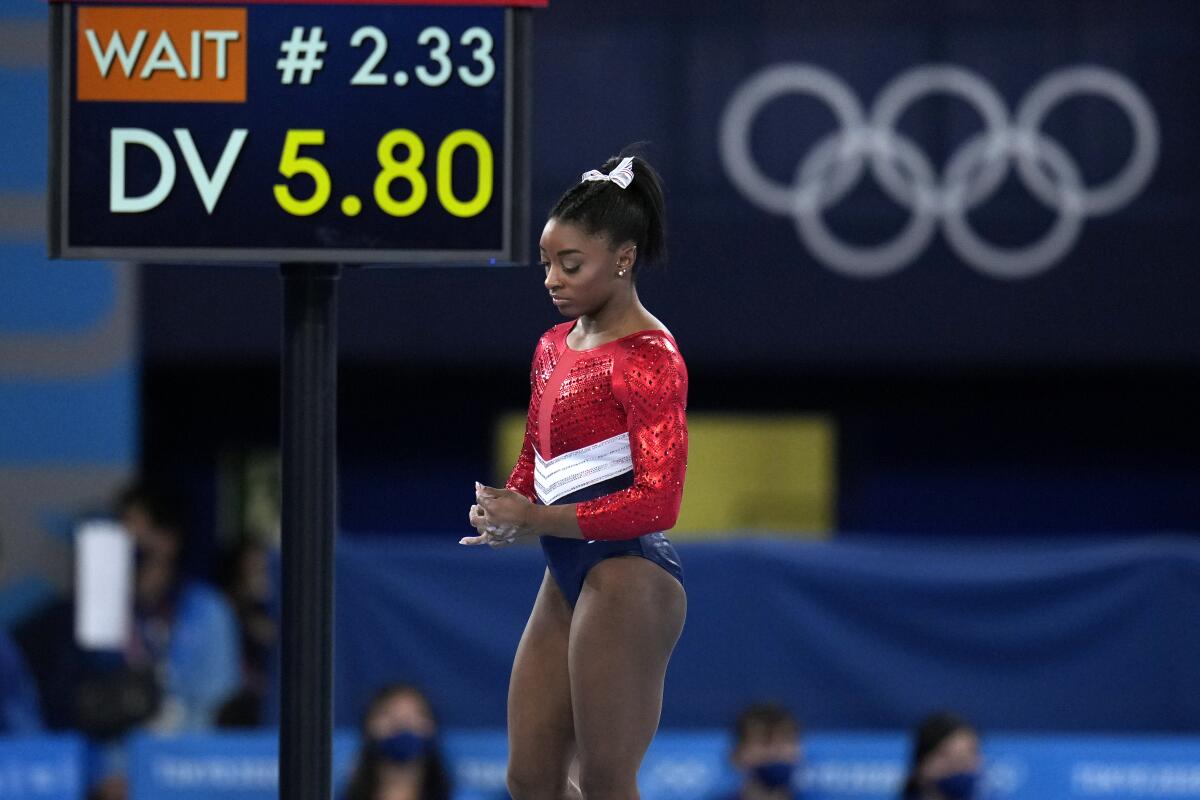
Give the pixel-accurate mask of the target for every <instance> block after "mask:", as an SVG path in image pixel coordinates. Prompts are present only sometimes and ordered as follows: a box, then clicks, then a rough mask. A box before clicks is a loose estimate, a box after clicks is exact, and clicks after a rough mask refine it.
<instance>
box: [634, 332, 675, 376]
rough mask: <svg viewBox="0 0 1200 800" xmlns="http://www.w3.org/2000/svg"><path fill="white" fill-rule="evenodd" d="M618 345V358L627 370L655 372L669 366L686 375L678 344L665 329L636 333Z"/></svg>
mask: <svg viewBox="0 0 1200 800" xmlns="http://www.w3.org/2000/svg"><path fill="white" fill-rule="evenodd" d="M618 345H619V352H620V358H621V359H622V360H623V361H624V362H625V366H626V367H627V368H628V367H633V368H635V369H637V368H645V369H653V370H655V371H657V370H660V369H663V368H665V367H668V366H670V367H672V368H674V369H675V370H678V371H680V372H683V373H684V374H686V371H687V367H686V366H685V365H684V361H683V354H682V353H680V351H679V344H678V342H676V341H675V337H674V336H672V335H671V332H670V331H669V330H667V329H666V328H647V329H646V330H643V331H638V332H637V333H633V334H630V335H629V336H626V337H624V338H623V339H620V340H619V342H618Z"/></svg>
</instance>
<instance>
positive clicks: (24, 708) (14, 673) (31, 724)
mask: <svg viewBox="0 0 1200 800" xmlns="http://www.w3.org/2000/svg"><path fill="white" fill-rule="evenodd" d="M42 729H43V726H42V712H41V709H40V707H39V704H38V693H37V684H36V683H34V680H33V676H32V675H30V673H29V667H28V666H27V665H26V663H25V656H24V655H23V654H22V653H21V649H20V648H19V647H17V643H16V642H15V641H14V640H13V638H12V637H11V636H9V635H8V632H7V631H3V630H0V736H26V735H29V734H35V733H41V732H42Z"/></svg>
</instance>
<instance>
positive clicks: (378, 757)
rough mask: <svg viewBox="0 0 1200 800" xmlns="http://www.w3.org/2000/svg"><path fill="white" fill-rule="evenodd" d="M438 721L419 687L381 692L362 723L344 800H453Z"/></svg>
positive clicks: (399, 686) (402, 685)
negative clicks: (354, 761)
mask: <svg viewBox="0 0 1200 800" xmlns="http://www.w3.org/2000/svg"><path fill="white" fill-rule="evenodd" d="M437 732H438V726H437V720H436V719H435V718H434V715H433V709H432V707H431V706H430V705H429V701H428V699H426V697H425V695H424V694H423V693H422V692H421V690H420V689H417V688H416V687H415V686H412V685H410V684H405V683H398V684H394V685H392V686H389V687H387V688H386V689H383V690H382V691H381V692H379V693H378V694H377V695H375V697H374V699H372V700H371V703H370V705H368V706H367V712H366V714H365V715H364V717H363V724H362V742H363V743H362V749H361V751H360V752H359V755H358V763H357V764H356V765H355V767H354V773H353V774H352V775H351V776H350V782H349V785H348V786H347V789H346V793H345V794H344V795H343V798H342V800H449V798H450V791H451V789H450V776H449V774H448V773H447V772H446V767H445V764H444V762H443V760H442V755H441V750H440V748H439V747H438V744H437Z"/></svg>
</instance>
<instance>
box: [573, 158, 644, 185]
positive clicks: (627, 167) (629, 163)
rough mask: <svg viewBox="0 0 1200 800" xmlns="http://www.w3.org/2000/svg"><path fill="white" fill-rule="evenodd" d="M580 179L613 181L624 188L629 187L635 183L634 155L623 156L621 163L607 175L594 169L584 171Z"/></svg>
mask: <svg viewBox="0 0 1200 800" xmlns="http://www.w3.org/2000/svg"><path fill="white" fill-rule="evenodd" d="M580 180H585V181H612V182H613V183H615V184H616V185H617V186H620V187H621V188H622V189H628V188H629V184H631V183H633V157H632V156H628V157H626V158H622V159H621V163H620V164H617V166H616V168H615V169H614V170H613V171H612V172H610V173H608V174H607V175H605V174H604V173H603V172H601V171H600V170H598V169H592V170H588V171H587V172H585V173H583V177H582V178H581V179H580Z"/></svg>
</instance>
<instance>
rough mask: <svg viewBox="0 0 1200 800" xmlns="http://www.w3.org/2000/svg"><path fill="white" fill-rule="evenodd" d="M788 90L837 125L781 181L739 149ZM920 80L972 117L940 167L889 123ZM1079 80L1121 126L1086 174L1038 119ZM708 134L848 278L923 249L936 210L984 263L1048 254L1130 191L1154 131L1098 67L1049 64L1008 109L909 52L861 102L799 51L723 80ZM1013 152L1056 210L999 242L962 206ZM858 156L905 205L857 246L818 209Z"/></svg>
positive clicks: (842, 192) (1041, 262)
mask: <svg viewBox="0 0 1200 800" xmlns="http://www.w3.org/2000/svg"><path fill="white" fill-rule="evenodd" d="M788 94H803V95H810V96H813V97H816V98H817V99H819V100H821V101H823V102H824V103H825V104H827V105H828V106H829V108H830V109H832V111H833V113H834V115H835V116H836V117H837V120H838V122H839V123H840V125H841V128H840V130H837V131H835V132H834V133H831V134H829V135H828V136H826V137H824V138H823V139H821V140H819V141H818V142H816V143H815V144H814V145H813V146H812V148H811V149H810V150H809V151H808V153H807V155H806V156H805V157H804V159H803V160H802V161H801V162H800V164H799V166H798V167H797V169H796V173H795V179H794V181H793V182H792V184H791V185H787V184H784V183H780V182H779V181H777V180H775V179H773V178H771V177H769V176H767V175H764V174H763V172H762V170H761V169H759V167H758V164H757V163H756V162H755V160H754V156H753V155H752V154H751V152H750V128H751V125H752V124H753V123H754V120H755V117H757V115H758V114H759V112H761V111H762V109H763V108H764V107H765V106H766V105H767V104H768V103H770V102H771V101H772V100H774V99H776V98H778V97H781V96H785V95H788ZM931 94H945V95H951V96H954V97H958V98H960V99H962V100H965V101H966V102H967V103H969V104H970V105H971V106H972V107H973V108H974V109H975V110H976V111H977V112H978V113H979V115H980V117H981V118H982V120H983V124H984V129H983V130H982V131H980V132H979V133H977V134H975V135H974V136H972V137H971V138H969V139H968V140H967V141H965V142H964V143H963V144H962V145H961V146H960V147H959V148H958V150H956V151H955V152H954V153H953V154H952V155H951V156H950V158H949V159H948V161H947V162H946V166H945V167H944V169H943V170H942V174H941V175H938V174H937V170H936V169H935V167H934V166H933V164H932V163H931V162H930V159H929V157H928V156H927V155H926V154H925V153H924V152H923V151H922V150H921V148H920V147H919V146H918V145H917V143H916V142H914V141H913V140H912V139H911V138H910V137H908V136H906V135H905V134H903V133H901V132H900V131H898V130H897V129H896V123H897V121H898V120H899V119H900V117H901V115H903V113H904V112H905V110H906V109H907V108H908V106H910V105H911V104H912V103H914V102H916V101H917V100H919V99H921V98H922V97H925V96H926V95H931ZM1088 94H1090V95H1098V96H1101V97H1103V98H1106V99H1107V100H1110V101H1111V102H1113V103H1115V104H1116V105H1117V107H1118V108H1119V109H1120V110H1121V111H1122V112H1123V113H1124V114H1125V115H1126V116H1127V117H1128V118H1129V121H1130V123H1132V127H1133V146H1132V152H1131V153H1130V156H1129V158H1128V160H1127V161H1126V162H1125V164H1124V165H1123V166H1122V168H1121V169H1120V170H1119V171H1118V172H1117V173H1116V174H1115V175H1113V176H1112V177H1111V178H1110V179H1108V180H1107V181H1105V182H1104V183H1102V184H1099V185H1096V186H1086V185H1085V184H1084V180H1083V178H1082V176H1081V175H1080V169H1079V166H1078V164H1077V162H1076V161H1075V159H1074V158H1073V157H1072V156H1071V155H1070V154H1069V153H1068V151H1067V149H1066V147H1064V146H1063V145H1062V144H1060V143H1059V142H1058V141H1056V140H1055V139H1053V138H1052V137H1050V136H1049V135H1047V134H1046V133H1044V132H1043V131H1042V130H1041V126H1042V123H1043V122H1044V121H1045V119H1046V117H1047V116H1048V115H1049V114H1050V112H1051V111H1052V110H1053V109H1054V107H1055V106H1057V105H1058V104H1059V103H1061V102H1063V101H1064V100H1067V99H1069V98H1071V97H1073V96H1076V95H1088ZM720 148H721V158H722V160H723V162H724V164H725V169H726V171H727V172H728V174H729V177H730V179H731V180H732V182H733V184H734V185H735V186H736V187H737V188H738V189H739V190H740V191H741V192H742V194H743V195H745V197H746V199H747V200H749V201H750V202H751V203H753V204H754V205H756V206H758V207H759V208H761V209H763V210H764V211H767V212H770V213H772V214H779V215H786V216H790V217H791V218H792V219H793V220H794V221H795V224H796V228H797V230H798V232H799V235H800V238H801V240H802V241H803V242H804V243H805V245H806V246H807V247H808V249H809V250H810V251H811V252H812V254H813V255H814V256H815V257H816V258H817V259H818V260H819V261H821V262H822V263H823V264H825V265H826V266H827V267H829V268H830V269H832V270H834V271H835V272H839V273H841V274H843V275H846V276H849V277H853V278H879V277H883V276H885V275H890V274H892V273H894V272H897V271H899V270H901V269H903V268H904V267H906V266H907V265H908V264H910V263H911V262H912V261H913V260H915V259H916V258H917V257H918V256H919V255H920V254H921V252H922V251H924V249H925V248H926V247H927V246H928V244H929V242H930V241H931V240H932V238H933V236H934V234H935V233H936V232H937V229H938V224H939V223H941V228H942V231H943V232H944V234H945V237H946V240H947V241H948V242H949V244H950V246H951V248H953V250H954V251H955V252H956V253H957V254H958V256H959V257H960V258H961V259H962V260H963V261H965V262H966V263H967V264H968V265H970V266H971V267H973V268H975V269H977V270H978V271H980V272H981V273H984V274H986V275H990V276H992V277H994V278H1000V279H1008V280H1012V279H1018V278H1029V277H1032V276H1034V275H1037V274H1039V273H1041V272H1044V271H1046V270H1047V269H1049V268H1050V267H1052V266H1053V265H1054V264H1055V263H1057V262H1058V261H1059V260H1060V259H1062V258H1063V256H1065V255H1066V254H1067V253H1068V252H1069V251H1070V250H1071V248H1072V247H1073V246H1074V245H1075V242H1076V241H1077V240H1078V238H1079V235H1080V233H1081V231H1082V228H1083V221H1084V220H1085V219H1086V218H1087V217H1090V216H1099V215H1103V214H1110V213H1112V212H1114V211H1116V210H1118V209H1120V208H1122V207H1124V206H1125V205H1126V204H1127V203H1129V202H1130V201H1131V200H1132V199H1133V198H1134V197H1135V196H1137V194H1138V193H1139V192H1141V190H1142V188H1143V187H1144V186H1145V185H1146V182H1147V181H1148V180H1149V179H1150V176H1151V174H1153V172H1154V168H1155V166H1156V164H1157V162H1158V148H1159V131H1158V121H1157V118H1156V116H1155V113H1154V109H1153V107H1152V106H1151V105H1150V102H1149V101H1148V100H1147V99H1146V96H1145V95H1144V94H1142V92H1141V91H1140V90H1139V89H1138V87H1137V86H1135V85H1134V84H1133V83H1132V82H1131V81H1130V80H1129V79H1127V78H1126V77H1124V76H1123V75H1121V74H1119V73H1117V72H1114V71H1112V70H1110V69H1107V68H1104V67H1098V66H1090V65H1084V66H1074V67H1067V68H1064V69H1059V70H1055V71H1053V72H1051V73H1049V74H1048V75H1046V76H1045V77H1044V78H1043V79H1042V80H1041V81H1040V82H1039V83H1037V84H1036V85H1035V86H1034V87H1033V88H1032V89H1030V90H1029V92H1028V93H1027V94H1026V95H1025V97H1024V98H1023V99H1022V100H1021V102H1020V104H1019V105H1018V106H1017V110H1016V113H1015V114H1014V115H1012V116H1011V117H1010V115H1009V111H1008V109H1007V107H1006V105H1005V102H1004V100H1003V98H1001V97H1000V95H999V93H998V92H997V91H996V89H995V88H993V87H992V86H991V85H990V84H989V83H988V82H987V81H986V80H984V79H983V78H982V77H981V76H979V75H978V74H977V73H974V72H972V71H970V70H968V69H965V68H963V67H959V66H955V65H951V64H927V65H922V66H918V67H914V68H912V69H909V70H908V71H906V72H903V73H901V74H900V75H898V76H897V77H896V78H894V79H893V80H892V81H891V82H890V83H888V84H887V85H886V86H885V87H884V88H883V90H882V91H881V92H880V93H879V96H878V98H877V99H876V101H875V105H874V107H873V108H872V109H871V110H870V115H869V116H868V115H867V112H866V111H865V110H864V109H863V107H862V106H861V104H860V103H859V101H858V99H857V98H856V97H855V96H854V94H853V91H852V90H851V89H850V87H849V86H847V85H846V84H845V83H844V82H843V81H842V80H841V79H840V78H838V77H837V76H836V75H834V74H833V73H831V72H829V71H827V70H825V69H822V68H820V67H817V66H813V65H811V64H795V63H789V64H778V65H775V66H771V67H767V68H766V69H764V70H762V71H761V72H759V73H758V74H757V75H755V76H754V77H752V78H750V80H748V81H746V83H744V84H743V85H742V86H741V87H739V88H738V89H737V91H735V92H734V94H733V96H732V97H731V98H730V100H729V104H728V105H727V106H726V107H725V111H724V113H723V115H722V119H721V129H720ZM1014 162H1015V164H1016V170H1017V173H1016V174H1017V176H1018V177H1019V178H1020V180H1021V182H1022V183H1023V184H1024V186H1025V188H1026V189H1028V191H1029V192H1030V194H1032V195H1033V197H1034V198H1036V199H1037V200H1038V201H1039V202H1041V203H1042V204H1044V205H1045V206H1047V207H1048V208H1049V209H1051V210H1052V211H1053V212H1054V213H1055V220H1054V223H1053V224H1052V225H1051V226H1050V229H1049V230H1048V231H1047V232H1046V233H1045V234H1044V235H1043V236H1042V237H1041V238H1040V239H1038V240H1037V241H1035V242H1033V243H1031V244H1028V245H1025V246H1021V247H1013V248H1008V247H1001V246H998V245H995V244H993V243H991V242H988V241H986V240H985V239H984V238H983V237H981V236H980V235H979V234H978V233H976V231H975V230H974V229H973V228H972V227H971V225H970V223H969V222H968V220H967V215H968V213H969V212H970V211H971V210H972V209H974V208H976V207H978V206H979V205H981V204H982V203H984V202H986V201H987V200H988V199H989V198H990V197H991V196H992V195H993V193H994V192H995V191H996V190H997V189H998V188H999V187H1000V185H1001V184H1002V183H1003V182H1004V179H1005V178H1006V177H1007V175H1008V171H1009V168H1010V165H1011V164H1013V163H1014ZM868 167H869V169H870V171H871V174H872V175H873V176H874V177H875V179H876V181H878V183H879V185H880V186H881V187H882V189H883V191H884V192H885V193H886V194H887V196H888V197H889V198H890V199H891V200H893V201H894V202H896V203H898V204H899V205H900V206H902V207H903V208H905V209H906V210H907V211H909V212H910V217H909V219H908V222H907V224H906V225H905V226H904V227H903V229H901V231H900V232H899V233H898V234H897V235H896V236H895V237H893V238H892V239H891V240H889V241H886V242H883V243H881V244H878V245H871V246H862V245H855V244H851V243H848V242H845V241H843V240H842V239H839V238H838V237H837V236H835V235H834V233H833V232H832V231H831V230H830V228H829V226H828V225H827V224H826V222H825V219H824V212H825V211H826V210H827V209H829V208H830V207H832V206H834V205H836V204H837V203H838V202H839V201H841V200H842V199H843V198H844V197H845V196H846V195H847V194H848V193H849V192H850V190H851V189H853V188H854V186H855V185H856V184H857V183H858V181H859V180H860V178H861V177H862V175H863V171H864V169H866V168H868Z"/></svg>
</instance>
